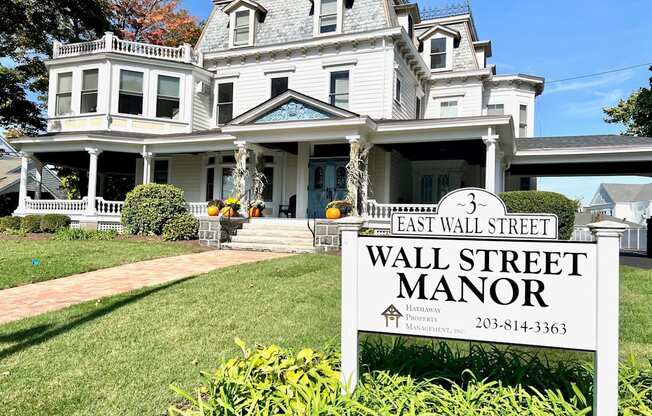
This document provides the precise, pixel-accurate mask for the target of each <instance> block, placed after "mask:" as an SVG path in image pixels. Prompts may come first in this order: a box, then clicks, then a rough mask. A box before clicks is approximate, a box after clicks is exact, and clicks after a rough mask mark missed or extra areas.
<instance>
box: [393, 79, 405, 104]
mask: <svg viewBox="0 0 652 416" xmlns="http://www.w3.org/2000/svg"><path fill="white" fill-rule="evenodd" d="M399 83H400V85H401V88H400V90H399V91H398V97H397V96H396V92H397V91H396V90H397V84H399ZM403 84H404V82H403V76H402V75H401V73H400V72H399V71H398V70H397V71H394V85H393V87H394V88H393V89H392V97H394V102H396V103H397V104H398V105H401V103H402V101H401V97H402V96H403V87H404V85H403Z"/></svg>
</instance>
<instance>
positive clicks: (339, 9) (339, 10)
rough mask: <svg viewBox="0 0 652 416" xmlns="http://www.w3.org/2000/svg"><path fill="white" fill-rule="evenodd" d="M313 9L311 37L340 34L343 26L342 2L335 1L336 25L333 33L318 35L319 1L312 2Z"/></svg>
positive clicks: (341, 0) (339, 0) (340, 0)
mask: <svg viewBox="0 0 652 416" xmlns="http://www.w3.org/2000/svg"><path fill="white" fill-rule="evenodd" d="M313 7H314V9H313V29H312V35H313V36H330V35H337V34H340V33H342V27H343V26H344V0H337V24H336V27H335V32H328V33H320V30H319V29H320V26H319V21H320V19H319V18H320V15H321V0H314V6H313Z"/></svg>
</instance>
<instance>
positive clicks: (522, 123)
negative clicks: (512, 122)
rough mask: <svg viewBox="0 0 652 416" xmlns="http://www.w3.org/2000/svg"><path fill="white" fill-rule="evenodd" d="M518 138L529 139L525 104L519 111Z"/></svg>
mask: <svg viewBox="0 0 652 416" xmlns="http://www.w3.org/2000/svg"><path fill="white" fill-rule="evenodd" d="M518 137H527V105H523V104H521V106H520V107H519V111H518Z"/></svg>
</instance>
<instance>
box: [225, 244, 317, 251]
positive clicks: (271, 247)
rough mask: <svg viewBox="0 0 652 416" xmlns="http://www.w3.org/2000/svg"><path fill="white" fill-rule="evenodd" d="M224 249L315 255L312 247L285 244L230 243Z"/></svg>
mask: <svg viewBox="0 0 652 416" xmlns="http://www.w3.org/2000/svg"><path fill="white" fill-rule="evenodd" d="M222 248H223V249H227V250H228V249H231V250H252V251H274V252H278V253H314V252H315V250H314V248H313V247H312V246H310V247H308V246H289V245H283V244H261V243H237V242H233V241H231V242H229V243H223V244H222Z"/></svg>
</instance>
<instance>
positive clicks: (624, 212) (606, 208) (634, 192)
mask: <svg viewBox="0 0 652 416" xmlns="http://www.w3.org/2000/svg"><path fill="white" fill-rule="evenodd" d="M651 208H652V183H649V184H623V183H602V184H600V186H599V187H598V190H597V191H596V193H595V195H594V196H593V199H591V203H590V204H589V206H587V207H586V210H587V211H589V212H591V213H592V214H594V215H597V214H604V215H610V216H612V217H616V218H619V219H621V220H624V221H629V222H633V223H637V224H641V225H644V224H645V223H646V220H647V218H649V217H650V216H651V214H652V209H651Z"/></svg>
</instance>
